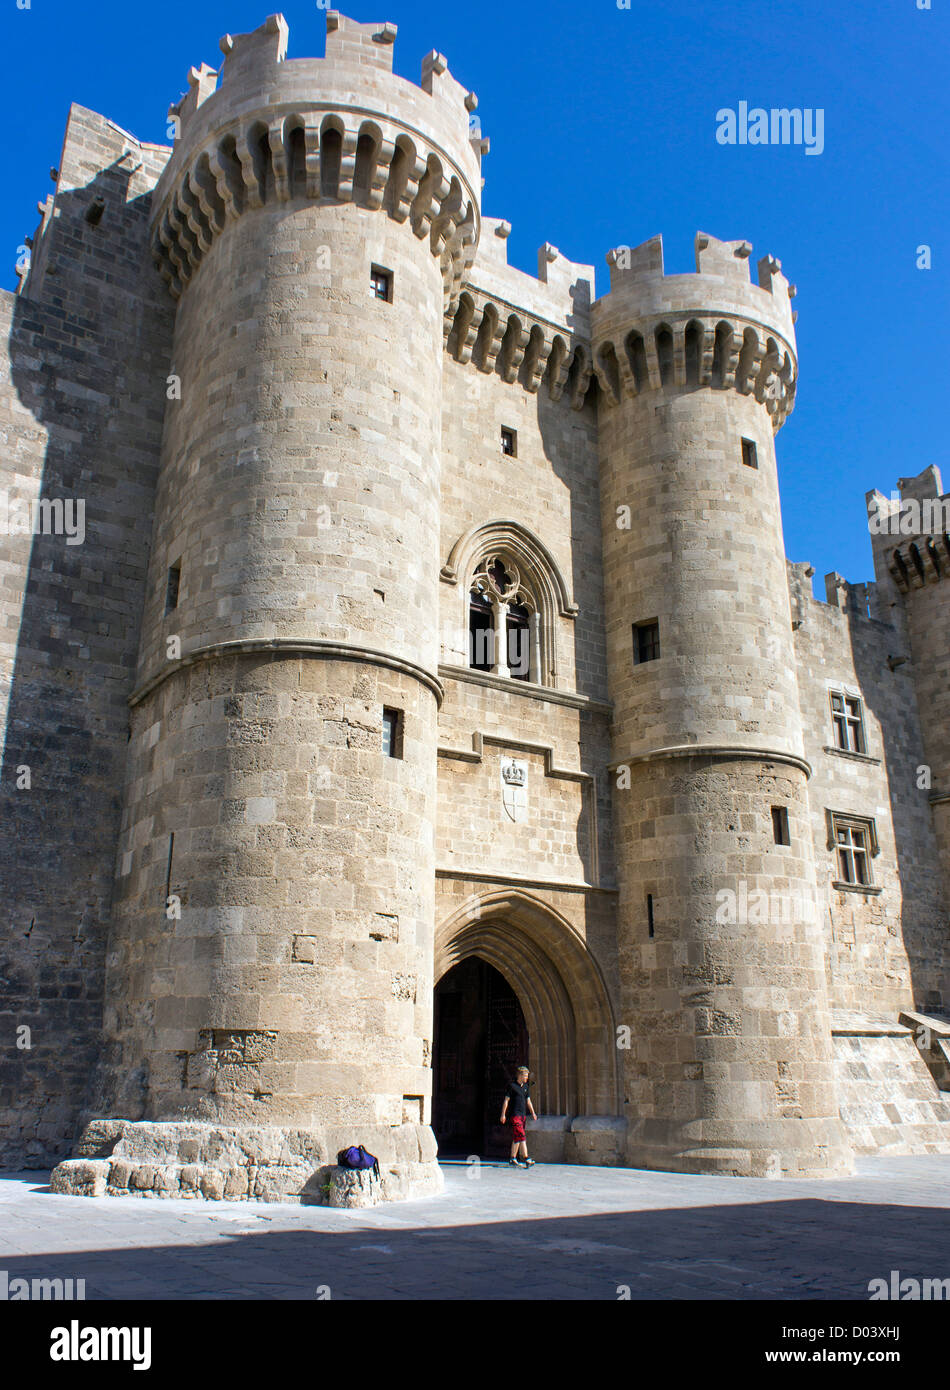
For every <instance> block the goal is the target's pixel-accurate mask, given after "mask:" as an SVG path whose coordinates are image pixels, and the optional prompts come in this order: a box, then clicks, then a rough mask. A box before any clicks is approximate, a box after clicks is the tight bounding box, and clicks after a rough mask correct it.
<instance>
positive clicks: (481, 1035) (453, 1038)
mask: <svg viewBox="0 0 950 1390" xmlns="http://www.w3.org/2000/svg"><path fill="white" fill-rule="evenodd" d="M432 1055H433V1077H432V1088H433V1089H432V1128H433V1130H434V1131H435V1137H436V1139H437V1140H438V1141H439V1152H440V1153H441V1154H442V1155H443V1156H448V1155H451V1154H456V1155H457V1154H464V1155H466V1156H467V1155H469V1154H480V1155H481V1156H482V1157H484V1158H502V1157H504V1156H506V1155H507V1153H508V1152H509V1146H510V1144H511V1132H510V1126H505V1127H503V1126H502V1125H500V1124H498V1116H499V1115H500V1113H501V1103H502V1100H503V1099H504V1095H505V1086H506V1084H507V1083H508V1082H509V1081H513V1080H514V1077H515V1070H516V1068H517V1067H519V1066H521V1065H522V1063H523V1064H524V1065H525V1066H530V1065H531V1062H530V1059H529V1056H528V1029H527V1026H526V1024H525V1021H524V1014H523V1013H522V1011H521V1005H520V1004H519V1002H518V996H517V995H516V994H515V992H514V990H513V989H512V988H511V985H509V983H508V981H507V980H506V979H505V977H504V975H502V974H501V973H500V972H499V971H498V970H496V969H495V968H494V967H493V966H491V965H489V964H488V963H487V962H486V961H483V960H481V959H479V957H478V956H470V957H469V959H468V960H464V961H461V962H460V963H459V964H458V965H456V966H453V968H452V969H451V970H450V971H449V972H448V974H447V975H444V976H443V977H442V979H441V980H440V981H439V983H438V984H437V985H436V987H435V1028H434V1038H433V1046H432Z"/></svg>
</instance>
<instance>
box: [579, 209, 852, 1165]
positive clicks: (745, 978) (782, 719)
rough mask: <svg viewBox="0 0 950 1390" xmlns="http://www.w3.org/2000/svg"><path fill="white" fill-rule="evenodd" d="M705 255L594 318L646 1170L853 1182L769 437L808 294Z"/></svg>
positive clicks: (730, 247)
mask: <svg viewBox="0 0 950 1390" xmlns="http://www.w3.org/2000/svg"><path fill="white" fill-rule="evenodd" d="M696 246H697V273H696V274H695V275H675V276H670V277H665V276H664V274H663V249H662V242H661V240H660V238H659V237H656V238H654V239H653V240H651V241H648V242H646V243H644V244H643V245H642V246H640V247H638V248H636V249H635V250H632V251H631V250H630V249H629V248H622V249H621V250H619V251H614V252H612V253H611V254H610V256H609V257H608V261H609V262H610V264H611V288H610V292H609V293H608V294H607V295H606V296H605V297H604V298H602V299H600V300H599V301H597V302H596V303H595V304H594V305H593V309H592V319H593V323H592V334H593V350H594V361H595V369H596V371H597V375H598V380H599V382H600V386H601V405H600V409H599V431H600V450H601V490H602V514H603V538H604V578H605V591H606V619H607V652H608V670H609V684H610V694H611V698H612V700H613V703H614V710H615V713H614V734H613V743H614V753H613V757H614V769H613V773H612V775H613V778H614V782H615V790H614V804H615V808H616V828H617V854H618V862H619V869H618V872H619V877H620V892H621V898H620V909H619V919H618V942H619V956H620V976H621V990H622V1004H621V1012H620V1014H619V1015H618V1017H619V1019H620V1021H621V1022H622V1023H626V1024H627V1025H628V1026H629V1027H630V1029H631V1046H630V1049H629V1050H628V1051H625V1052H623V1051H622V1052H621V1057H622V1058H623V1059H624V1064H625V1068H626V1071H625V1089H624V1094H625V1097H626V1101H627V1114H628V1128H627V1134H628V1139H627V1153H626V1161H627V1162H628V1163H631V1164H634V1165H640V1166H646V1167H654V1168H672V1169H677V1170H685V1171H703V1172H715V1171H720V1172H729V1173H737V1174H751V1175H758V1176H770V1175H774V1176H779V1175H780V1174H781V1173H783V1172H784V1173H787V1174H788V1175H790V1176H791V1175H804V1174H811V1175H815V1174H820V1173H827V1172H841V1171H843V1170H846V1169H847V1168H848V1166H849V1164H850V1151H849V1149H848V1146H847V1143H846V1140H845V1138H844V1135H843V1130H842V1127H841V1124H840V1121H839V1118H838V1107H837V1104H836V1100H835V1091H834V1085H833V1079H832V1062H831V1032H830V1018H829V1011H828V1003H827V999H826V993H825V978H824V963H823V953H822V945H821V924H820V921H819V920H818V919H817V914H816V912H815V904H816V890H815V869H814V856H813V847H812V834H811V829H810V824H809V817H808V792H807V782H808V776H809V768H808V765H807V763H806V762H805V761H804V757H803V742H802V725H801V714H800V710H799V701H798V691H797V683H796V675H795V667H794V657H793V650H792V633H791V618H790V611H789V600H788V588H787V581H786V572H785V557H784V546H783V540H782V529H781V516H780V510H779V493H778V482H777V477H776V463H775V452H774V447H773V440H772V435H773V431H774V430H776V429H777V428H778V427H779V426H780V425H781V423H782V421H783V419H784V417H785V415H786V414H787V412H788V411H789V410H790V408H791V405H792V400H793V393H794V389H795V377H796V362H795V338H794V329H793V318H792V312H791V306H790V303H789V298H790V293H792V292H790V290H789V287H788V283H787V281H786V280H785V278H784V277H783V276H782V274H781V273H780V265H779V263H778V262H777V261H774V260H772V259H771V258H769V257H766V258H764V259H763V260H762V261H760V263H759V285H758V286H753V285H752V284H750V282H749V274H748V267H747V265H746V258H747V257H748V255H749V251H750V249H751V248H750V247H749V245H748V244H747V243H745V242H719V241H716V240H714V239H713V238H712V237H707V236H703V235H700V236H699V237H698V238H697V243H696ZM786 827H787V833H786ZM786 839H787V840H788V841H789V843H788V844H783V843H780V842H781V841H782V840H786ZM730 895H731V896H730ZM766 895H772V897H771V901H769V900H767V899H766V902H765V904H764V905H763V898H765V897H766ZM730 916H731V917H732V919H733V920H730ZM736 918H738V919H739V920H738V921H737V920H735V919H736Z"/></svg>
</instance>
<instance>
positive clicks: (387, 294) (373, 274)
mask: <svg viewBox="0 0 950 1390" xmlns="http://www.w3.org/2000/svg"><path fill="white" fill-rule="evenodd" d="M369 283H370V289H371V290H372V293H373V295H374V297H375V298H376V299H383V300H385V301H386V303H387V304H391V303H392V302H393V273H392V271H391V270H384V269H383V268H382V266H378V265H374V266H373V267H372V268H371V270H370V273H369Z"/></svg>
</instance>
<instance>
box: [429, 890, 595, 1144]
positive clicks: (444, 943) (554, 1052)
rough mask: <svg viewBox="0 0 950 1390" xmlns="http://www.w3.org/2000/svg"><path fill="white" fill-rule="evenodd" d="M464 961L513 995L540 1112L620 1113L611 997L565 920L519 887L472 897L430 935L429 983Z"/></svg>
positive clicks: (436, 980)
mask: <svg viewBox="0 0 950 1390" xmlns="http://www.w3.org/2000/svg"><path fill="white" fill-rule="evenodd" d="M470 956H478V957H480V958H481V959H482V960H484V961H487V962H488V964H489V965H492V966H494V968H495V969H496V970H498V971H499V972H500V973H501V974H502V975H504V977H505V979H506V980H507V981H508V983H509V984H510V985H511V987H512V989H513V990H514V991H515V993H516V994H517V996H518V999H519V1002H520V1004H521V1007H522V1009H523V1011H524V1015H525V1022H526V1023H527V1025H528V1033H529V1036H530V1039H531V1050H532V1058H533V1060H532V1067H531V1069H532V1071H533V1072H536V1073H537V1075H538V1081H539V1095H540V1097H541V1105H542V1107H543V1111H544V1112H546V1113H547V1114H551V1115H570V1116H575V1115H598V1114H599V1115H620V1114H622V1113H623V1112H622V1106H621V1096H620V1089H619V1074H618V1067H617V1048H616V1046H615V1040H616V1028H615V1025H614V1013H613V1008H612V1007H611V1003H610V997H609V995H608V993H607V989H606V986H605V984H604V979H603V976H602V974H601V971H600V967H599V966H598V965H597V962H596V961H595V960H594V957H593V956H592V955H591V953H590V951H589V950H588V949H587V944H586V942H585V941H584V940H583V938H582V937H581V936H580V935H579V933H578V932H577V931H576V929H575V928H574V927H573V926H572V925H571V923H570V922H569V921H568V920H567V918H566V917H564V916H562V915H561V913H559V912H557V911H556V909H554V908H553V907H551V906H549V904H547V903H545V902H542V901H541V899H540V898H536V897H534V896H533V894H530V893H526V892H524V891H523V890H520V889H499V890H497V891H495V892H491V893H486V894H484V895H481V896H477V897H473V898H471V899H470V900H469V901H468V902H467V903H466V904H465V905H464V906H462V907H461V908H459V909H458V910H457V911H456V912H454V913H453V914H452V915H451V916H450V917H448V918H447V919H446V920H445V921H444V922H442V924H441V925H440V926H439V927H438V928H437V929H436V934H435V968H434V972H433V983H434V984H438V982H439V980H440V979H441V978H442V977H443V975H446V974H447V973H448V971H449V970H451V969H452V967H453V966H455V965H458V964H459V963H460V962H461V961H463V960H467V959H468V958H469V957H470ZM539 1113H541V1111H539Z"/></svg>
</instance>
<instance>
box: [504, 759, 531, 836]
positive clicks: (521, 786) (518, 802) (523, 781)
mask: <svg viewBox="0 0 950 1390" xmlns="http://www.w3.org/2000/svg"><path fill="white" fill-rule="evenodd" d="M501 800H502V805H503V806H504V808H505V811H506V813H507V815H508V816H509V817H510V819H511V820H513V821H523V820H525V818H526V817H527V814H528V764H527V763H524V762H518V761H516V760H515V759H514V758H503V759H502V763H501Z"/></svg>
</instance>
